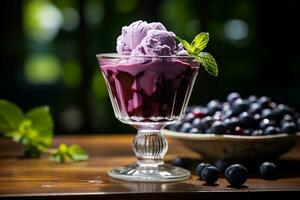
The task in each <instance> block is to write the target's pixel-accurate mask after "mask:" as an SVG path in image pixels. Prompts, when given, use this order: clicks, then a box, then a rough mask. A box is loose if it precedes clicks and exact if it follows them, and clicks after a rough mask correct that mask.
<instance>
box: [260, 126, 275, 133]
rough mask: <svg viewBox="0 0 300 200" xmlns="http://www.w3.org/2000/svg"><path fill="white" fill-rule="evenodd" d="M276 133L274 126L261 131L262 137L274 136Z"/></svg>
mask: <svg viewBox="0 0 300 200" xmlns="http://www.w3.org/2000/svg"><path fill="white" fill-rule="evenodd" d="M276 133H278V130H277V129H276V127H274V126H268V127H267V128H265V129H264V130H263V135H274V134H276Z"/></svg>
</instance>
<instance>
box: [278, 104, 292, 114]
mask: <svg viewBox="0 0 300 200" xmlns="http://www.w3.org/2000/svg"><path fill="white" fill-rule="evenodd" d="M277 109H278V110H279V111H280V112H281V114H282V115H285V114H293V113H294V112H295V111H294V109H293V108H291V107H289V106H288V105H285V104H279V105H278V106H277Z"/></svg>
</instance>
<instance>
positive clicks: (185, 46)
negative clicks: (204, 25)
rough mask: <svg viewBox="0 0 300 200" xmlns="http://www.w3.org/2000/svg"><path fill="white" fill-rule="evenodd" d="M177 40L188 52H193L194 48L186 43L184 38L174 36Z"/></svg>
mask: <svg viewBox="0 0 300 200" xmlns="http://www.w3.org/2000/svg"><path fill="white" fill-rule="evenodd" d="M176 38H177V40H178V41H179V42H180V43H181V44H182V45H183V47H184V48H185V50H186V51H187V52H188V53H189V54H190V53H193V52H194V49H193V47H192V45H190V43H188V42H187V41H186V40H184V39H181V38H180V37H179V36H176Z"/></svg>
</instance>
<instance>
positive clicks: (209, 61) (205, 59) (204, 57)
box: [195, 52, 218, 76]
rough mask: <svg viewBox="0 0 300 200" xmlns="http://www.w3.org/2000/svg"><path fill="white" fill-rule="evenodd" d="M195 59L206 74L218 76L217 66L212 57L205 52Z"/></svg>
mask: <svg viewBox="0 0 300 200" xmlns="http://www.w3.org/2000/svg"><path fill="white" fill-rule="evenodd" d="M195 59H196V60H197V61H199V62H200V63H201V64H202V65H203V66H204V69H205V70H206V71H207V72H208V73H210V74H212V75H214V76H218V65H217V63H216V61H215V59H214V58H213V56H212V55H210V54H209V53H207V52H200V53H199V54H198V56H195Z"/></svg>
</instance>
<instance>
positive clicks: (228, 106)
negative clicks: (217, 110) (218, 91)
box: [222, 102, 230, 112]
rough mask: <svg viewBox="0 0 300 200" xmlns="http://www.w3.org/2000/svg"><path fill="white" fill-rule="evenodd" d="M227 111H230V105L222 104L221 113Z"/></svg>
mask: <svg viewBox="0 0 300 200" xmlns="http://www.w3.org/2000/svg"><path fill="white" fill-rule="evenodd" d="M228 110H230V104H229V103H228V102H224V103H223V104H222V111H223V112H226V111H228Z"/></svg>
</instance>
